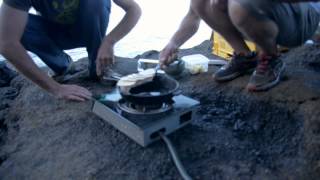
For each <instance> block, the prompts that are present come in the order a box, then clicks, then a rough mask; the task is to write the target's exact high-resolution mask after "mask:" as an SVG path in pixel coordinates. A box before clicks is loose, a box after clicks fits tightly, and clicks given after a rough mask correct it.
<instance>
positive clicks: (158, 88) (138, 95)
mask: <svg viewBox="0 0 320 180" xmlns="http://www.w3.org/2000/svg"><path fill="white" fill-rule="evenodd" d="M179 87H180V85H179V82H178V81H176V80H175V79H173V78H171V77H169V76H168V75H166V74H161V73H158V74H157V75H156V76H155V77H154V80H153V81H152V82H148V83H145V84H142V85H139V86H136V87H133V88H131V89H130V90H128V91H123V90H122V89H121V88H120V94H121V96H122V97H123V98H124V99H125V100H126V101H129V102H132V103H134V104H143V105H148V104H155V103H171V102H172V97H173V96H174V95H176V94H178V89H179Z"/></svg>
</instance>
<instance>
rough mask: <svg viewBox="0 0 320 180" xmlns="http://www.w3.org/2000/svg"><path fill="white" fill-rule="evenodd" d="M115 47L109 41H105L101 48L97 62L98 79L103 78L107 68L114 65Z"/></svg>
mask: <svg viewBox="0 0 320 180" xmlns="http://www.w3.org/2000/svg"><path fill="white" fill-rule="evenodd" d="M113 46H114V45H113V44H112V43H110V42H108V40H104V41H103V43H102V44H101V46H100V48H99V51H98V55H97V60H96V68H97V69H96V71H97V76H98V77H101V76H103V72H104V69H105V68H106V67H107V66H111V65H113V64H114V53H113Z"/></svg>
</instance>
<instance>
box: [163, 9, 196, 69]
mask: <svg viewBox="0 0 320 180" xmlns="http://www.w3.org/2000/svg"><path fill="white" fill-rule="evenodd" d="M200 21H201V19H200V17H199V16H198V15H197V14H196V13H195V11H194V10H193V8H192V6H190V9H189V11H188V14H187V15H186V16H185V17H184V19H183V20H182V22H181V24H180V27H179V29H178V31H177V32H176V33H175V34H174V35H173V37H172V38H171V40H170V41H169V43H168V44H167V45H166V47H165V48H164V49H163V50H162V51H161V53H160V55H159V59H160V63H161V65H162V68H165V67H166V65H169V64H170V63H172V61H173V60H174V59H175V58H176V57H175V56H176V52H177V50H178V48H179V47H180V46H181V45H182V44H183V43H185V42H186V41H187V40H188V39H190V38H191V37H192V36H193V35H194V34H195V33H196V32H197V31H198V29H199V25H200Z"/></svg>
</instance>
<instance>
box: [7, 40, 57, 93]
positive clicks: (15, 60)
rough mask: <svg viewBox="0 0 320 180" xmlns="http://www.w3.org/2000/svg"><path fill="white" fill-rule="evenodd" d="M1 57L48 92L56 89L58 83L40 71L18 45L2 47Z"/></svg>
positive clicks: (11, 44)
mask: <svg viewBox="0 0 320 180" xmlns="http://www.w3.org/2000/svg"><path fill="white" fill-rule="evenodd" d="M1 53H2V55H3V56H4V57H5V58H6V59H8V60H9V61H10V62H11V63H12V64H13V65H14V66H15V67H16V68H17V70H18V71H20V72H21V73H22V74H23V75H25V76H26V77H27V78H29V79H30V80H31V81H33V82H34V83H36V84H37V85H38V86H40V87H41V88H43V89H45V90H47V91H48V92H53V91H54V90H55V89H56V88H58V85H59V84H58V83H57V82H55V81H54V80H53V79H51V78H50V77H49V76H47V75H46V74H45V73H44V72H43V71H41V70H40V69H39V68H38V67H37V65H36V64H35V63H34V62H33V60H32V59H31V57H30V56H29V55H28V54H27V52H26V50H25V49H24V47H23V46H22V45H21V44H20V43H18V42H17V43H10V44H5V45H2V47H1Z"/></svg>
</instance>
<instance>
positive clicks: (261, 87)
mask: <svg viewBox="0 0 320 180" xmlns="http://www.w3.org/2000/svg"><path fill="white" fill-rule="evenodd" d="M284 69H285V64H284V63H283V62H282V60H281V59H280V58H279V56H264V57H261V58H260V60H259V61H258V66H257V68H256V70H255V71H254V72H253V74H252V76H251V78H250V81H249V84H248V85H247V89H248V90H249V91H266V90H268V89H270V88H272V87H274V86H276V85H277V84H278V83H279V82H280V79H281V74H282V73H283V71H284Z"/></svg>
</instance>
